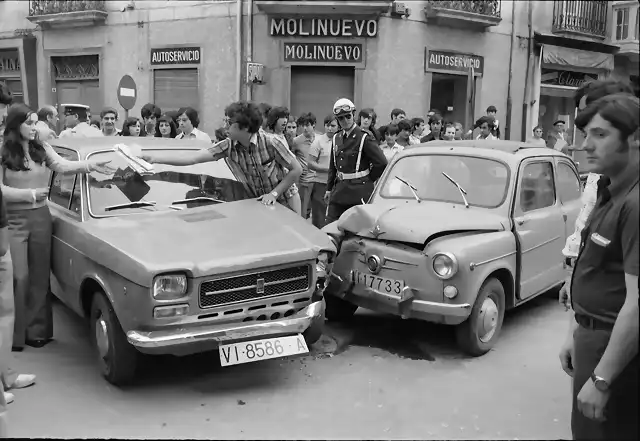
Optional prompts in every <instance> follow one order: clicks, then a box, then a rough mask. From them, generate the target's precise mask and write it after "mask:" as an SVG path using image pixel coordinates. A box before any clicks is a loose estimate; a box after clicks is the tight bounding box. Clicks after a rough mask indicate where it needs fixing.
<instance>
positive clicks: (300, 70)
mask: <svg viewBox="0 0 640 441" xmlns="http://www.w3.org/2000/svg"><path fill="white" fill-rule="evenodd" d="M354 88H355V68H353V67H348V66H347V67H344V66H339V67H338V66H335V67H334V66H292V67H291V109H289V110H290V111H291V115H293V116H294V117H295V118H298V117H299V116H300V115H301V114H303V113H306V112H311V113H313V114H314V115H315V117H316V120H317V123H316V131H318V132H323V131H324V125H323V120H324V118H325V116H327V115H329V114H330V113H331V111H332V109H333V105H334V104H335V102H336V101H337V100H338V99H340V98H348V99H350V100H351V101H353V97H354Z"/></svg>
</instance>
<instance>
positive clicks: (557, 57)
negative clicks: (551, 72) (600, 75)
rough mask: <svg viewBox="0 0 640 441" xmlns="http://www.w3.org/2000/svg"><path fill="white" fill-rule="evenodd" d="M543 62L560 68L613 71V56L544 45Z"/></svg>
mask: <svg viewBox="0 0 640 441" xmlns="http://www.w3.org/2000/svg"><path fill="white" fill-rule="evenodd" d="M542 62H543V63H545V64H556V65H560V66H572V67H587V68H590V69H602V70H606V71H612V70H613V54H605V53H603V52H592V51H586V50H582V49H571V48H567V47H562V46H554V45H551V44H544V45H543V50H542Z"/></svg>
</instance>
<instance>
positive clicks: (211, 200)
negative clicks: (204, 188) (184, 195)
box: [171, 196, 224, 205]
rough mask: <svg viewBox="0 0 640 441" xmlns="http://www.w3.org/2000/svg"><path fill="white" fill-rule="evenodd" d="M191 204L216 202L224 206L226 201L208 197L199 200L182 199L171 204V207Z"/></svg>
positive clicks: (200, 197) (201, 197)
mask: <svg viewBox="0 0 640 441" xmlns="http://www.w3.org/2000/svg"><path fill="white" fill-rule="evenodd" d="M190 202H215V203H216V204H223V203H224V201H221V200H220V199H216V198H208V197H206V196H198V197H197V198H190V199H180V200H177V201H173V202H172V203H171V205H178V204H188V203H190Z"/></svg>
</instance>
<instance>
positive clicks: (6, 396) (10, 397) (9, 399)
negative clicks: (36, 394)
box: [3, 392, 15, 404]
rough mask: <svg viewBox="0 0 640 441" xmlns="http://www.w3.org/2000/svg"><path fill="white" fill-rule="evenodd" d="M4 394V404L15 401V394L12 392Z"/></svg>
mask: <svg viewBox="0 0 640 441" xmlns="http://www.w3.org/2000/svg"><path fill="white" fill-rule="evenodd" d="M3 393H4V402H5V403H7V404H9V403H13V400H14V399H15V397H14V396H13V394H12V393H10V392H3Z"/></svg>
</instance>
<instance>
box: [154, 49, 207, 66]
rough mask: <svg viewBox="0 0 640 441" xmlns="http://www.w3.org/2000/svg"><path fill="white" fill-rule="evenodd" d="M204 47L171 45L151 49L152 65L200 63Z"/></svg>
mask: <svg viewBox="0 0 640 441" xmlns="http://www.w3.org/2000/svg"><path fill="white" fill-rule="evenodd" d="M201 59H202V49H201V48H199V47H171V48H164V49H151V65H153V66H159V65H160V66H161V65H167V64H200V60H201Z"/></svg>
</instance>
